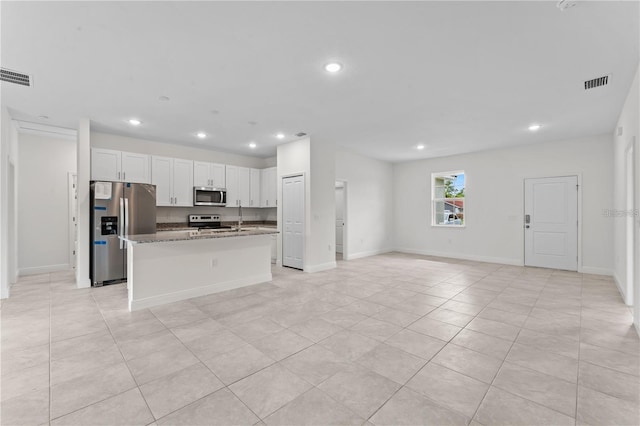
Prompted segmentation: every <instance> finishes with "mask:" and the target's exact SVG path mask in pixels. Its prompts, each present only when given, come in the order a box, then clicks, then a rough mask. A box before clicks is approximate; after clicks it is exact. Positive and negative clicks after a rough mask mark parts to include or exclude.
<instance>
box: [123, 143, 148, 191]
mask: <svg viewBox="0 0 640 426" xmlns="http://www.w3.org/2000/svg"><path fill="white" fill-rule="evenodd" d="M150 169H151V167H150V161H149V156H148V155H146V154H136V153H134V152H124V151H123V152H122V181H123V182H133V183H150V182H151V170H150Z"/></svg>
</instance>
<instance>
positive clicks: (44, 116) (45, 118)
mask: <svg viewBox="0 0 640 426" xmlns="http://www.w3.org/2000/svg"><path fill="white" fill-rule="evenodd" d="M38 118H42V119H43V120H48V119H49V116H48V115H40V116H38Z"/></svg>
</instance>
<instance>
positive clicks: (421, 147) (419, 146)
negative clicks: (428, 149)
mask: <svg viewBox="0 0 640 426" xmlns="http://www.w3.org/2000/svg"><path fill="white" fill-rule="evenodd" d="M416 149H424V145H423V144H420V145H418V146H416Z"/></svg>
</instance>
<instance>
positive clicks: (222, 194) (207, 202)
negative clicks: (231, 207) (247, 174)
mask: <svg viewBox="0 0 640 426" xmlns="http://www.w3.org/2000/svg"><path fill="white" fill-rule="evenodd" d="M193 205H194V206H226V205H227V190H226V188H211V187H209V186H196V187H194V188H193Z"/></svg>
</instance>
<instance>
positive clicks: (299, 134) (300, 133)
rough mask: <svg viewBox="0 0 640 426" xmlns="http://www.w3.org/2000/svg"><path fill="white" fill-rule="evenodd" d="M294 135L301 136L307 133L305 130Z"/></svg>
mask: <svg viewBox="0 0 640 426" xmlns="http://www.w3.org/2000/svg"><path fill="white" fill-rule="evenodd" d="M296 136H297V137H299V138H301V137H303V136H307V134H306V133H305V132H298V133H296Z"/></svg>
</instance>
